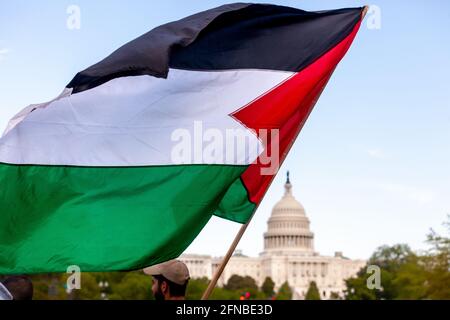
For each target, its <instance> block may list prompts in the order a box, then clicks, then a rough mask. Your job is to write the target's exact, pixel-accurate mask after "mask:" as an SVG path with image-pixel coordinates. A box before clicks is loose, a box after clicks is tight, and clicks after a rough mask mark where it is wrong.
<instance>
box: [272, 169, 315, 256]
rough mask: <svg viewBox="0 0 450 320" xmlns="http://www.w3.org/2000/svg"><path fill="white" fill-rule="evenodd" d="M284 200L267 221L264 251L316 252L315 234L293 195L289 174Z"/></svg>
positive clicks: (277, 205)
mask: <svg viewBox="0 0 450 320" xmlns="http://www.w3.org/2000/svg"><path fill="white" fill-rule="evenodd" d="M284 188H285V192H284V196H283V198H282V199H281V200H280V201H279V202H278V203H277V204H275V206H274V207H273V209H272V214H271V216H270V218H269V220H268V221H267V226H268V229H267V232H266V233H264V251H265V252H271V253H275V252H279V253H281V254H284V253H285V252H289V253H295V252H296V253H312V252H314V234H313V233H312V232H311V231H310V229H309V219H308V217H307V216H306V212H305V208H303V206H302V204H301V203H300V202H299V201H297V200H296V199H295V197H294V195H293V193H292V184H291V182H290V179H289V172H288V173H287V179H286V184H285V185H284Z"/></svg>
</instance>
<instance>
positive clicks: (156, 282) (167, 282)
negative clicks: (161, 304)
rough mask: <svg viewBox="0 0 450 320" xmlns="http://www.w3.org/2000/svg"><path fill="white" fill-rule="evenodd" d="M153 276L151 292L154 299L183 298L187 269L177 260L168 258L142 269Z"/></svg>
mask: <svg viewBox="0 0 450 320" xmlns="http://www.w3.org/2000/svg"><path fill="white" fill-rule="evenodd" d="M144 272H145V273H146V274H148V275H151V276H152V278H153V285H152V292H153V295H154V297H155V299H156V300H174V299H184V297H185V295H186V288H187V284H188V282H189V270H188V268H187V267H186V265H185V264H184V263H183V262H181V261H179V260H170V261H167V262H164V263H161V264H157V265H154V266H151V267H148V268H145V269H144Z"/></svg>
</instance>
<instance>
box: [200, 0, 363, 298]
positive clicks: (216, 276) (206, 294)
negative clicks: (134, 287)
mask: <svg viewBox="0 0 450 320" xmlns="http://www.w3.org/2000/svg"><path fill="white" fill-rule="evenodd" d="M367 11H369V6H364V9H363V11H362V14H361V20H364V17H365V16H366V14H367ZM299 131H300V130H299ZM298 133H299V132H297V135H298ZM295 140H296V139H293V141H295ZM293 141H292V143H293ZM292 143H291V146H292ZM291 146H290V147H291ZM290 147H289V148H288V150H289V149H290ZM280 166H281V165H280ZM273 180H274V179H272V181H270V185H271V184H272V182H273ZM270 185H269V187H268V188H267V190H268V189H269V188H270ZM267 190H266V191H267ZM258 207H259V204H258V206H257V207H256V208H255V211H254V212H253V214H252V216H251V217H250V219H249V220H248V221H247V223H245V224H243V225H242V226H241V228H240V229H239V232H238V233H237V234H236V237H235V238H234V240H233V242H232V243H231V246H230V248H228V251H227V254H226V255H225V257H224V258H223V260H222V262H221V263H220V265H219V268H218V269H217V270H216V272H215V273H214V276H213V277H212V279H211V282H210V283H209V284H208V287H207V288H206V290H205V292H204V293H203V296H202V300H208V298H209V296H210V295H211V293H212V291H213V290H214V288H215V287H216V285H217V281H218V280H219V278H220V276H221V275H222V273H223V270H224V269H225V267H226V265H227V264H228V261H229V260H230V258H231V256H232V255H233V252H234V251H235V250H236V247H237V245H238V244H239V241H241V238H242V236H243V235H244V233H245V230H247V227H248V225H249V223H250V221H252V219H253V216H254V215H255V212H256V210H257V209H258Z"/></svg>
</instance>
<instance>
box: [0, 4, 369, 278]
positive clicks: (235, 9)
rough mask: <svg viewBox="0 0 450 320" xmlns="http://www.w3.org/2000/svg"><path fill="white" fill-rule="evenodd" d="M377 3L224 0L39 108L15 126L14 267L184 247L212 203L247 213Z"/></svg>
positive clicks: (7, 144) (10, 243)
mask: <svg viewBox="0 0 450 320" xmlns="http://www.w3.org/2000/svg"><path fill="white" fill-rule="evenodd" d="M362 12H363V8H350V9H341V10H331V11H320V12H306V11H303V10H299V9H294V8H289V7H282V6H274V5H265V4H242V3H237V4H230V5H224V6H221V7H218V8H215V9H212V10H208V11H205V12H201V13H198V14H195V15H193V16H189V17H187V18H184V19H182V20H179V21H176V22H172V23H168V24H165V25H162V26H160V27H157V28H155V29H153V30H151V31H150V32H148V33H146V34H144V35H142V36H141V37H139V38H137V39H135V40H133V41H131V42H129V43H127V44H125V45H124V46H123V47H121V48H119V49H118V50H117V51H115V52H113V53H112V54H111V55H110V56H108V57H107V58H105V59H104V60H102V61H100V62H99V63H97V64H95V65H93V66H91V67H89V68H87V69H86V70H84V71H81V72H80V73H78V74H77V75H76V76H75V77H74V78H73V80H72V81H71V82H70V83H69V84H68V85H67V87H66V88H65V89H64V91H63V93H62V94H61V95H60V96H58V97H57V98H56V99H54V100H52V101H50V102H47V103H43V104H37V105H31V106H29V107H27V108H25V109H24V110H23V111H21V112H20V113H19V114H18V115H17V116H15V117H14V118H13V119H12V120H11V121H10V123H9V125H8V127H7V129H6V131H5V134H4V135H3V137H2V138H1V139H0V182H1V189H0V274H12V273H14V274H17V273H39V272H65V271H66V269H67V267H68V266H70V265H78V266H79V267H80V268H81V270H82V271H110V270H131V269H138V268H142V267H145V266H149V265H152V264H155V263H159V262H162V261H166V260H169V259H172V258H175V257H177V256H179V255H180V254H181V253H182V252H183V251H184V250H185V249H186V248H187V247H188V245H189V244H190V243H191V242H192V241H193V240H194V238H195V237H196V236H197V235H198V234H199V232H200V231H201V230H202V228H203V227H204V226H205V224H206V223H207V222H208V220H209V219H210V218H211V216H212V215H216V216H219V217H222V218H225V219H229V220H232V221H236V222H239V223H245V222H246V221H248V219H249V218H250V217H251V215H252V214H253V212H254V210H255V208H256V206H257V204H258V203H259V202H260V201H261V199H262V198H263V196H264V194H265V192H266V190H267V188H268V186H269V184H270V182H271V180H272V179H273V177H274V175H275V173H276V169H277V168H278V166H273V165H274V164H279V163H281V162H282V161H283V160H284V158H285V157H286V155H287V153H288V151H289V149H290V147H291V145H292V144H293V142H294V140H295V139H296V137H297V135H298V133H299V132H300V130H301V128H302V126H303V124H304V123H305V121H306V119H307V117H308V115H309V114H310V112H311V110H312V108H313V106H314V104H315V103H316V101H317V99H318V98H319V96H320V94H321V92H322V90H323V89H324V87H325V85H326V83H327V81H328V80H329V78H330V76H331V74H332V73H333V70H334V69H335V68H336V65H337V64H338V63H339V61H340V60H341V59H342V58H343V56H344V55H345V53H346V52H347V50H348V49H349V47H350V45H351V43H352V41H353V39H354V38H355V36H356V33H357V31H358V28H359V27H360V23H361V19H362ZM230 132H231V133H236V132H237V133H240V134H243V135H242V136H239V137H237V138H236V137H234V138H233V135H232V134H230ZM230 137H232V138H230ZM244 142H245V143H244ZM268 159H269V160H271V161H267V160H268ZM271 166H272V171H271V169H270V167H271ZM273 167H274V168H275V170H273Z"/></svg>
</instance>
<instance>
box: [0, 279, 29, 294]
mask: <svg viewBox="0 0 450 320" xmlns="http://www.w3.org/2000/svg"><path fill="white" fill-rule="evenodd" d="M2 284H3V285H4V286H5V288H6V289H8V291H9V293H11V295H12V296H13V300H31V299H33V284H32V283H31V280H30V278H29V277H27V276H10V277H7V278H6V279H4V280H3V281H2Z"/></svg>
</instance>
